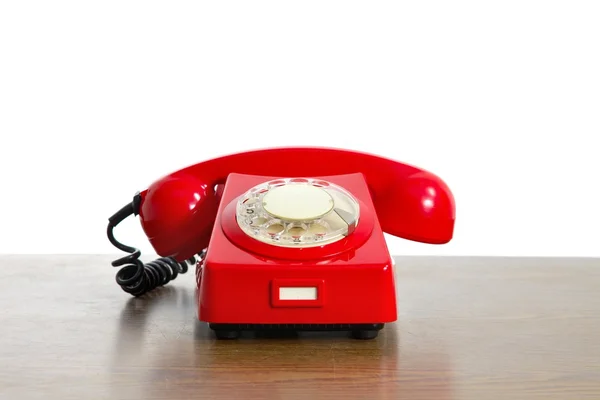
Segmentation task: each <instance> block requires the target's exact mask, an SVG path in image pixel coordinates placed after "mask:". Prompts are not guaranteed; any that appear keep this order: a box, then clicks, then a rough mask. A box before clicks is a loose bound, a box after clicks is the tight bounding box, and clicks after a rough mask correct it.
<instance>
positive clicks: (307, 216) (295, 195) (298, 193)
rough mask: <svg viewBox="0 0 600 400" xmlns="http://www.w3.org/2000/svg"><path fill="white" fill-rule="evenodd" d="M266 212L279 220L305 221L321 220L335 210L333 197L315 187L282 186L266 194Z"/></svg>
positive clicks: (264, 200)
mask: <svg viewBox="0 0 600 400" xmlns="http://www.w3.org/2000/svg"><path fill="white" fill-rule="evenodd" d="M262 206H263V208H264V210H265V211H266V212H267V213H269V214H271V215H272V216H274V217H277V218H283V219H286V220H290V221H305V220H313V219H316V218H320V217H322V216H324V215H325V214H327V213H328V212H330V211H331V210H333V206H334V203H333V197H331V195H330V194H329V193H328V192H327V191H326V190H324V189H322V188H320V187H317V186H313V185H298V184H297V185H282V186H278V187H275V188H273V189H271V190H269V191H268V192H267V193H265V195H264V197H263V199H262Z"/></svg>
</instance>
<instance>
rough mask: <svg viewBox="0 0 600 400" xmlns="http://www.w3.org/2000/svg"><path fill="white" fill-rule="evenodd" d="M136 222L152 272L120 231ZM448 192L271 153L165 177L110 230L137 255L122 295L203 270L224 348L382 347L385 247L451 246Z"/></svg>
mask: <svg viewBox="0 0 600 400" xmlns="http://www.w3.org/2000/svg"><path fill="white" fill-rule="evenodd" d="M129 215H139V217H140V221H141V225H142V228H143V230H144V232H145V234H146V235H147V237H148V239H149V241H150V243H151V244H152V246H153V248H154V249H155V250H156V252H157V253H158V254H159V255H160V256H161V258H159V259H157V260H155V261H152V262H150V263H147V264H143V263H142V262H141V261H140V260H139V257H140V251H139V250H138V249H135V248H133V247H130V246H126V245H123V244H122V243H120V242H118V241H117V240H116V239H115V237H114V235H113V228H114V227H115V226H116V225H118V224H119V222H121V221H122V220H124V219H125V218H126V217H127V216H129ZM454 220H455V204H454V198H453V195H452V193H451V191H450V189H449V188H448V186H447V185H446V184H445V183H444V182H443V181H442V180H441V179H440V178H439V177H437V176H435V175H433V174H432V173H430V172H427V171H424V170H422V169H419V168H417V167H414V166H410V165H407V164H403V163H400V162H396V161H393V160H390V159H386V158H382V157H378V156H375V155H371V154H366V153H361V152H356V151H348V150H341V149H331V148H318V147H293V148H271V149H265V150H253V151H249V152H244V153H237V154H232V155H228V156H225V157H220V158H215V159H212V160H208V161H204V162H201V163H198V164H195V165H192V166H189V167H187V168H184V169H181V170H179V171H176V172H174V173H172V174H170V175H167V176H164V177H162V178H161V179H159V180H157V181H156V182H154V183H153V184H152V185H150V187H148V188H147V189H146V190H144V191H142V192H140V193H137V194H136V195H135V196H134V199H133V201H132V202H131V203H130V204H127V205H126V206H125V207H123V208H122V209H121V210H119V211H118V212H117V213H115V214H114V215H113V216H112V217H110V218H109V224H108V230H107V234H108V238H109V240H110V241H111V243H112V244H113V245H115V246H116V247H117V248H119V249H120V250H122V251H125V252H128V253H130V254H129V255H128V256H126V257H123V258H120V259H118V260H116V261H114V262H113V263H112V265H113V266H115V267H118V266H123V267H122V268H121V270H120V271H119V272H118V273H117V277H116V280H117V283H118V284H119V285H120V286H121V287H122V289H123V290H124V291H126V292H128V293H130V294H132V295H134V296H141V295H143V294H144V293H146V292H148V291H150V290H152V289H154V288H155V287H158V286H162V285H165V284H167V283H168V282H169V281H171V280H173V279H175V278H176V277H177V275H178V274H181V273H185V272H186V271H187V270H188V264H192V265H193V264H196V281H197V282H196V283H197V287H198V290H197V301H198V317H199V319H200V320H201V321H203V322H207V323H208V324H209V326H210V328H211V329H212V330H213V331H214V332H215V334H216V337H217V338H236V337H238V336H239V334H240V332H241V331H245V330H254V331H256V330H263V329H283V328H286V329H293V330H313V331H314V330H345V331H349V332H351V333H352V335H353V337H355V338H361V339H371V338H375V337H377V334H378V332H379V330H380V329H382V328H383V326H384V324H385V323H389V322H393V321H395V320H396V291H395V286H394V285H395V283H394V271H393V259H392V257H391V256H390V254H389V251H388V248H387V246H386V243H385V239H384V236H383V233H384V232H387V233H389V234H391V235H394V236H398V237H401V238H405V239H408V240H412V241H418V242H423V243H430V244H444V243H447V242H449V241H450V240H451V239H452V236H453V231H454Z"/></svg>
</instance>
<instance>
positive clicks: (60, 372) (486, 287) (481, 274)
mask: <svg viewBox="0 0 600 400" xmlns="http://www.w3.org/2000/svg"><path fill="white" fill-rule="evenodd" d="M111 259H112V258H111V257H107V256H0V268H1V271H2V279H0V398H1V399H2V400H4V399H6V400H9V399H10V400H27V399H45V400H52V399H192V398H194V399H228V400H235V399H240V400H243V399H311V400H315V399H333V398H339V399H412V400H419V399H437V400H443V399H477V400H482V399H511V400H516V399H525V400H526V399H543V400H552V399H561V400H565V399H573V400H584V399H595V400H598V399H600V261H599V260H593V259H541V258H513V259H511V258H435V257H399V258H397V286H398V295H399V298H398V309H399V320H398V322H396V323H395V324H392V325H388V326H386V328H384V330H383V331H382V333H381V334H380V336H379V337H378V338H377V339H375V340H373V341H357V340H352V339H348V338H346V337H345V336H344V335H340V334H301V335H300V336H299V337H296V338H293V337H292V338H271V339H255V338H251V337H250V338H242V339H241V340H238V341H216V340H214V338H213V336H212V334H211V332H210V331H209V330H208V328H207V327H206V325H204V324H201V323H196V310H195V307H196V304H195V302H194V299H193V297H194V279H193V274H191V273H190V274H188V275H184V276H181V277H179V278H178V279H177V280H176V281H175V282H173V283H171V284H170V285H168V286H167V287H164V288H163V289H162V290H159V291H157V292H156V293H155V294H154V295H152V296H149V297H148V298H140V299H134V298H130V297H128V295H127V294H125V293H124V292H122V291H120V289H119V287H118V286H117V285H116V284H115V283H114V273H115V272H116V270H115V269H113V268H112V267H110V265H109V264H110V261H111Z"/></svg>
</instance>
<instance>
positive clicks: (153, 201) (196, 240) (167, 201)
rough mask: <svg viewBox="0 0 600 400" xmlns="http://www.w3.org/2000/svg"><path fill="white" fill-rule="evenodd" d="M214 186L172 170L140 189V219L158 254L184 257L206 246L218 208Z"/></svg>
mask: <svg viewBox="0 0 600 400" xmlns="http://www.w3.org/2000/svg"><path fill="white" fill-rule="evenodd" d="M216 185H217V182H210V181H206V180H203V179H202V178H201V177H197V176H194V175H191V174H188V173H175V174H172V175H168V176H165V177H163V178H161V179H159V180H157V181H156V182H154V183H153V184H152V185H150V187H148V189H147V190H145V191H144V192H142V201H141V207H140V222H141V225H142V228H143V230H144V233H145V234H146V236H147V237H148V240H149V241H150V243H151V244H152V246H153V247H154V249H155V250H156V252H157V253H158V254H160V255H168V256H170V257H174V258H176V259H178V260H184V259H187V258H189V257H192V256H193V255H194V254H196V252H197V251H198V249H204V248H206V247H207V246H208V242H209V241H210V235H211V232H212V227H213V225H214V221H215V218H216V214H217V209H218V207H219V197H218V194H217V193H216V191H215V186H216Z"/></svg>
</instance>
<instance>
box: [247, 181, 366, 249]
mask: <svg viewBox="0 0 600 400" xmlns="http://www.w3.org/2000/svg"><path fill="white" fill-rule="evenodd" d="M236 218H237V223H238V225H239V226H240V228H241V229H242V230H243V231H244V232H245V233H246V234H247V235H249V236H251V237H253V238H255V239H257V240H260V241H262V242H265V243H269V244H272V245H275V246H284V247H313V246H321V245H324V244H328V243H332V242H335V241H338V240H341V239H343V238H344V237H345V236H347V235H349V234H351V233H352V232H353V231H354V229H355V228H356V225H357V224H358V220H359V205H358V202H357V201H356V199H354V197H353V196H352V195H351V194H350V193H348V192H347V191H346V190H344V189H343V188H341V187H339V186H337V185H334V184H332V183H329V182H325V181H321V180H313V179H301V178H294V179H278V180H275V181H271V182H266V183H264V184H261V185H258V186H256V187H254V188H252V189H250V190H249V191H248V192H246V193H245V194H244V195H243V196H241V197H240V199H239V201H238V204H237V208H236Z"/></svg>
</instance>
